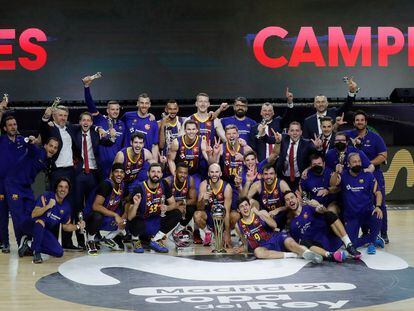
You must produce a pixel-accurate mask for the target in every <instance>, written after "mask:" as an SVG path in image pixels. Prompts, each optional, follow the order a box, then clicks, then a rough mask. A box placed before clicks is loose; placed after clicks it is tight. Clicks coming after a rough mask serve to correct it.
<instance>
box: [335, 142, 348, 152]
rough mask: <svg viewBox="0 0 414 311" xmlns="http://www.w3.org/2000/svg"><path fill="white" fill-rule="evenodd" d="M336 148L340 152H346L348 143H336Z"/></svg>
mask: <svg viewBox="0 0 414 311" xmlns="http://www.w3.org/2000/svg"><path fill="white" fill-rule="evenodd" d="M335 148H336V149H338V150H339V151H344V150H345V149H346V143H343V142H337V143H335Z"/></svg>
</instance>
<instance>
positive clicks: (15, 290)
mask: <svg viewBox="0 0 414 311" xmlns="http://www.w3.org/2000/svg"><path fill="white" fill-rule="evenodd" d="M388 215H389V226H390V230H389V231H390V233H389V236H390V240H391V244H389V245H387V246H386V251H387V252H389V253H392V254H394V255H396V256H399V257H401V258H403V259H404V260H405V261H407V263H408V264H409V265H410V266H414V210H398V211H394V210H393V211H389V214H388ZM11 241H14V237H13V236H11ZM81 255H83V254H82V253H68V252H67V253H65V255H64V256H63V257H62V258H51V259H49V260H47V261H45V262H44V263H43V264H40V265H35V264H33V263H32V262H31V258H30V257H25V258H18V256H17V250H16V245H15V244H14V243H12V249H11V253H10V254H1V253H0V279H1V282H0V304H1V308H0V309H1V310H45V311H47V310H59V311H66V310H102V308H100V307H99V308H97V307H89V306H84V305H79V304H75V303H70V302H66V301H63V300H58V299H54V298H51V297H49V296H46V295H44V294H42V293H40V292H39V291H37V289H36V288H35V283H36V282H37V280H38V279H40V278H41V277H43V276H46V275H49V274H51V273H54V272H56V271H57V270H58V267H59V265H60V264H61V263H63V262H65V261H67V260H69V259H72V258H74V257H77V256H81ZM137 256H139V255H137ZM413 309H414V299H409V300H404V301H400V302H397V303H392V304H385V305H380V306H374V307H370V308H361V309H354V310H413Z"/></svg>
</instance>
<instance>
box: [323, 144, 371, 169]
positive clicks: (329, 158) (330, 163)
mask: <svg viewBox="0 0 414 311" xmlns="http://www.w3.org/2000/svg"><path fill="white" fill-rule="evenodd" d="M350 153H358V154H359V156H360V157H361V164H362V167H363V168H367V167H368V166H369V165H370V164H371V162H370V161H369V159H368V158H367V156H366V155H365V153H364V152H363V151H361V150H358V149H356V148H355V147H353V146H347V148H346V150H345V152H344V153H343V155H342V156H341V154H340V153H339V152H338V150H337V149H336V148H334V149H331V150H328V152H327V153H326V156H325V163H326V166H327V167H329V168H330V169H331V170H333V171H335V169H336V165H337V164H343V165H344V169H345V170H347V169H348V168H349V166H348V155H349V154H350ZM341 157H342V158H343V159H341ZM340 160H341V161H340ZM340 162H341V163H340Z"/></svg>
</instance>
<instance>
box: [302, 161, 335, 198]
mask: <svg viewBox="0 0 414 311" xmlns="http://www.w3.org/2000/svg"><path fill="white" fill-rule="evenodd" d="M332 173H333V171H332V170H331V169H330V168H328V167H325V169H324V170H323V173H322V175H316V174H315V173H314V172H312V171H311V170H308V174H307V177H306V179H303V178H302V179H301V180H300V186H301V188H302V192H305V193H306V194H307V197H308V199H309V200H316V201H318V202H319V203H321V204H322V205H324V206H327V205H328V204H329V203H331V201H332V199H333V196H332V195H331V194H328V195H326V196H318V195H317V194H318V192H319V191H320V190H323V189H327V190H329V186H330V185H329V182H330V179H331V175H332Z"/></svg>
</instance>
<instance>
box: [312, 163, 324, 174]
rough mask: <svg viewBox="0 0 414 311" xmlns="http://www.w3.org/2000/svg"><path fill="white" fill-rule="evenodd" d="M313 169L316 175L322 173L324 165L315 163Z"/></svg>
mask: <svg viewBox="0 0 414 311" xmlns="http://www.w3.org/2000/svg"><path fill="white" fill-rule="evenodd" d="M311 171H312V172H313V173H315V174H316V175H321V174H322V172H323V166H320V165H315V166H312V167H311Z"/></svg>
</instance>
